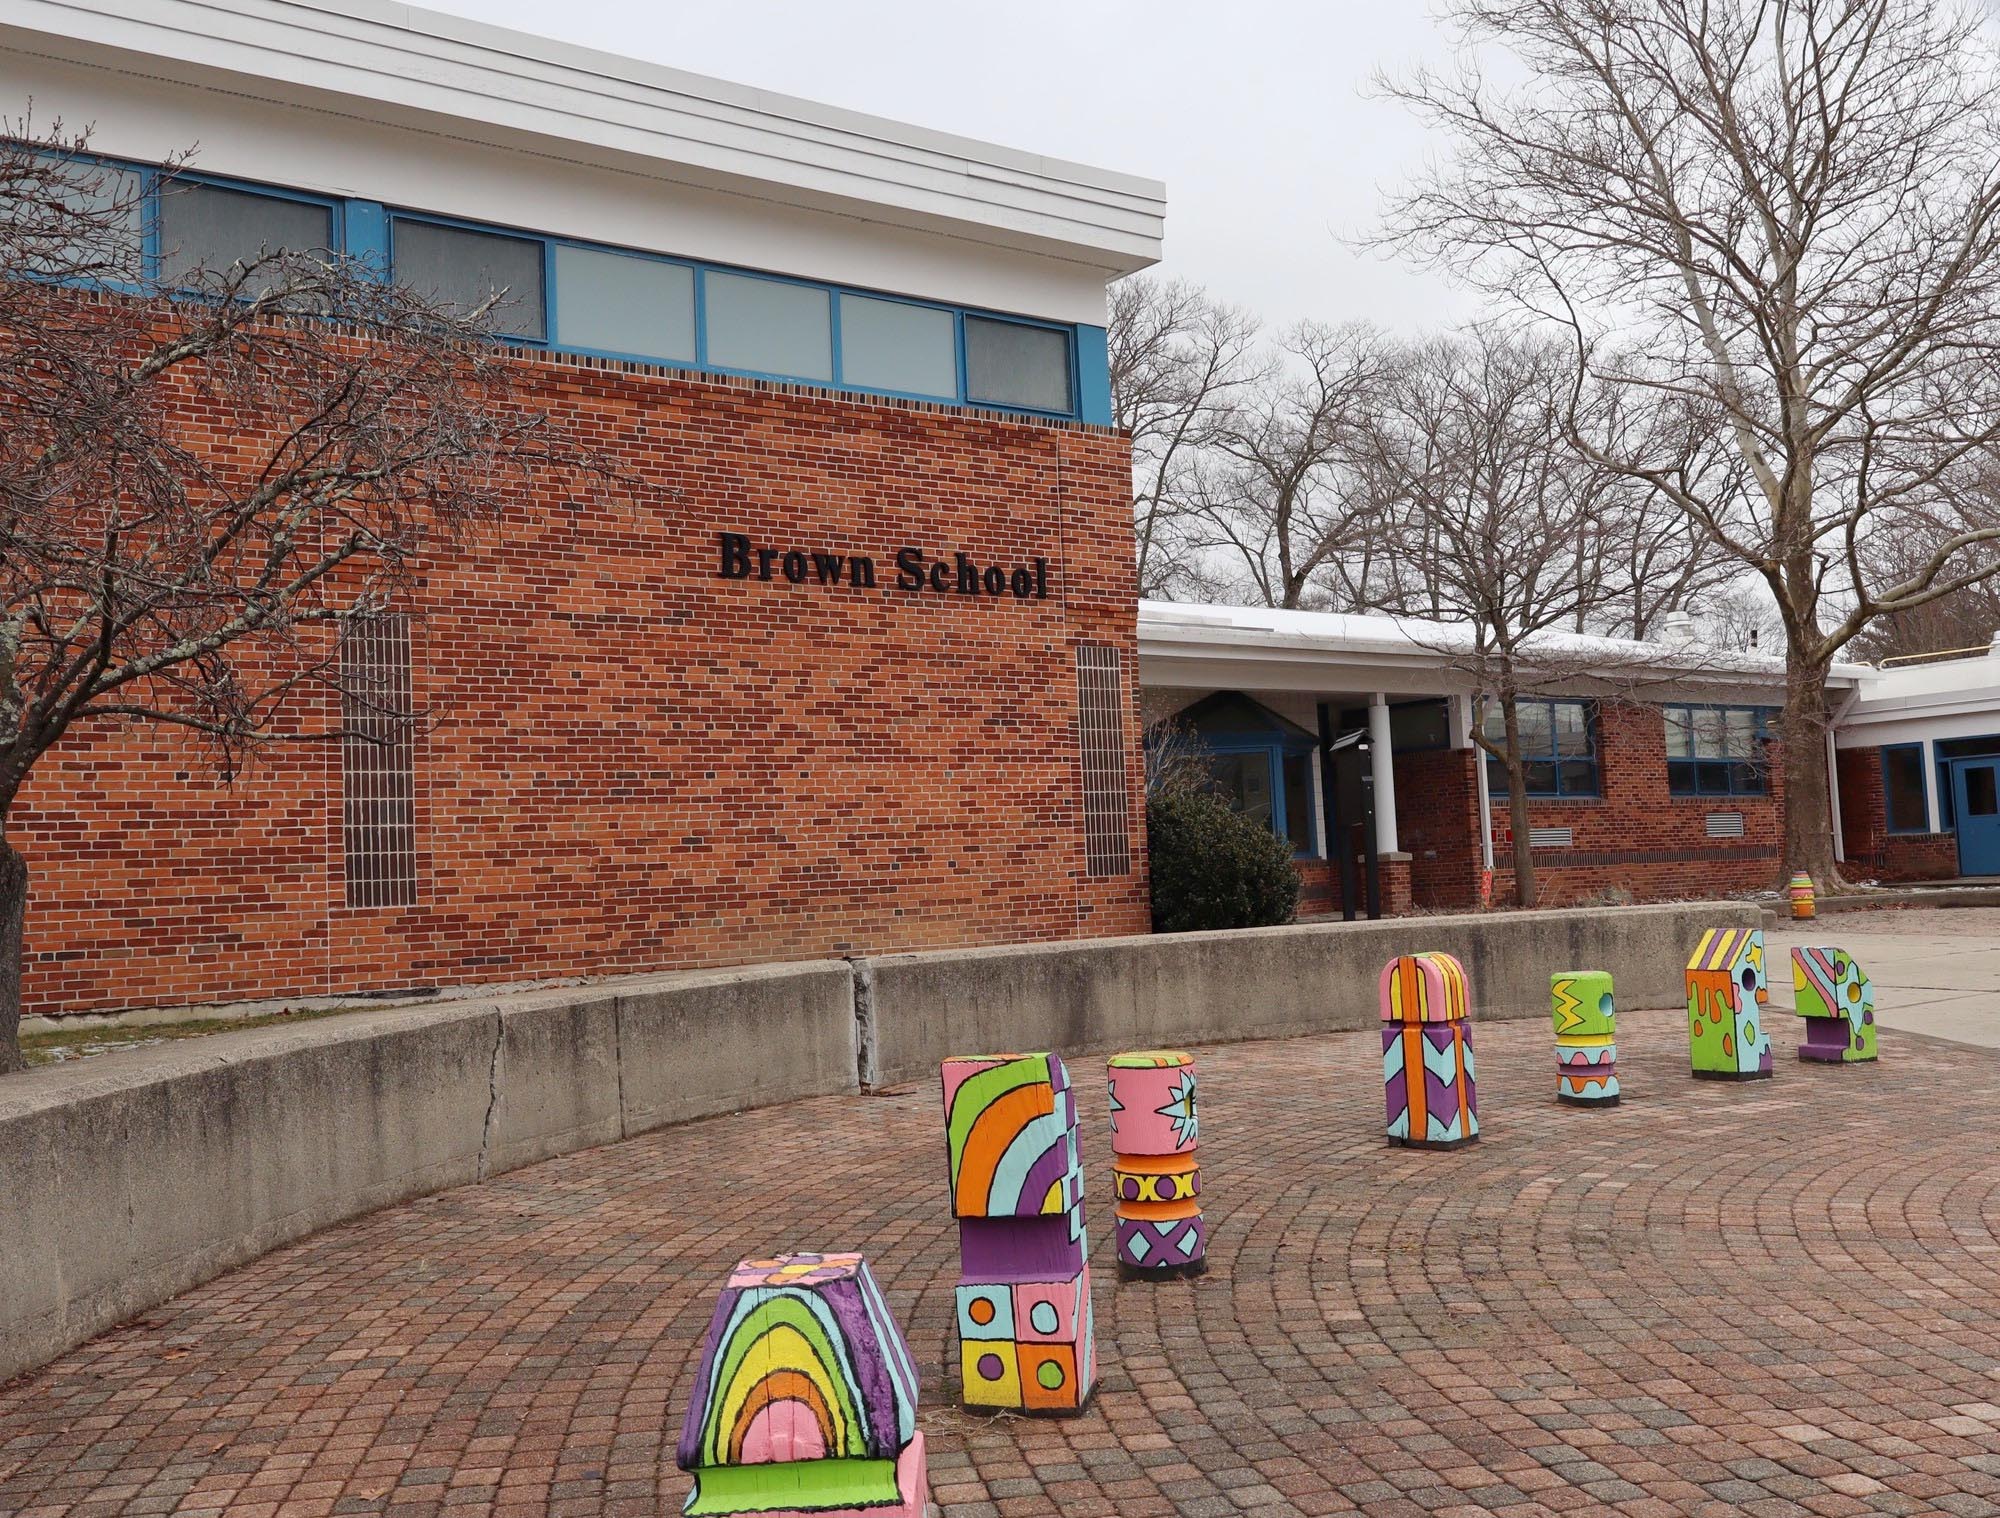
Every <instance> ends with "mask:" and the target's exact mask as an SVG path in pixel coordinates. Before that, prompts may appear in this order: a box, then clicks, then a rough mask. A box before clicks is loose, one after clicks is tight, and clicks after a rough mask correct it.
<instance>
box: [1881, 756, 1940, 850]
mask: <svg viewBox="0 0 2000 1518" xmlns="http://www.w3.org/2000/svg"><path fill="white" fill-rule="evenodd" d="M1882 799H1883V804H1884V807H1885V810H1886V811H1887V813H1888V822H1889V831H1890V832H1892V833H1921V832H1923V831H1925V830H1926V829H1927V828H1928V827H1929V826H1930V818H1929V816H1928V814H1927V813H1926V811H1925V807H1924V751H1923V750H1922V749H1921V748H1918V747H1917V746H1916V745H1915V744H1911V745H1910V746H1908V747H1906V748H1885V749H1883V750H1882Z"/></svg>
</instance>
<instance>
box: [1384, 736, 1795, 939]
mask: <svg viewBox="0 0 2000 1518" xmlns="http://www.w3.org/2000/svg"><path fill="white" fill-rule="evenodd" d="M1598 745H1599V775H1600V778H1601V783H1602V788H1603V792H1604V794H1603V795H1602V796H1601V797H1595V798H1589V799H1583V798H1579V799H1576V800H1562V801H1537V802H1535V803H1533V805H1532V806H1531V807H1530V808H1529V818H1530V822H1531V824H1532V825H1533V826H1535V827H1568V828H1571V829H1572V830H1573V832H1574V842H1573V846H1572V847H1570V848H1567V849H1537V850H1536V851H1535V868H1536V879H1537V881H1538V884H1539V897H1540V901H1541V904H1542V905H1544V906H1564V905H1574V904H1576V903H1579V902H1584V901H1590V900H1596V899H1601V898H1604V897H1606V896H1608V895H1609V894H1610V893H1613V892H1624V893H1628V894H1629V895H1630V896H1631V898H1632V899H1633V900H1635V901H1656V900H1663V899H1671V898H1675V897H1691V898H1699V897H1707V896H1724V895H1728V894H1730V893H1732V892H1739V891H1751V890H1761V889H1766V888H1768V887H1770V886H1771V885H1773V884H1774V883H1775V881H1776V878H1777V871H1778V868H1779V856H1780V853H1781V848H1780V843H1781V839H1782V836H1783V835H1782V832H1781V830H1780V823H1779V798H1780V795H1781V790H1782V783H1783V776H1782V773H1781V761H1780V750H1779V748H1778V746H1777V744H1776V743H1773V744H1772V746H1771V751H1770V756H1769V757H1770V764H1771V789H1770V794H1769V795H1767V796H1675V795H1671V794H1669V792H1668V790H1667V733H1666V720H1665V718H1664V717H1663V716H1662V714H1661V712H1660V709H1659V708H1658V707H1657V706H1622V705H1614V704H1612V703H1610V702H1606V703H1604V704H1603V705H1602V706H1601V707H1600V708H1599V712H1598ZM1401 762H1402V761H1401V760H1400V759H1399V760H1398V763H1401ZM1399 779H1400V776H1399ZM1492 809H1493V819H1494V824H1495V831H1496V833H1498V831H1499V830H1500V829H1501V828H1504V827H1505V825H1506V821H1507V798H1506V794H1505V792H1504V791H1503V790H1500V789H1498V788H1496V789H1495V791H1494V794H1493V803H1492ZM1710 812H1741V813H1742V814H1743V836H1742V837H1741V838H1731V839H1720V838H1710V837H1708V836H1707V834H1706V828H1705V821H1706V818H1707V816H1708V814H1709V813H1710ZM1511 856H1512V848H1511V846H1510V845H1503V844H1500V843H1498V842H1496V844H1495V849H1494V861H1493V862H1494V866H1495V869H1494V885H1493V899H1494V901H1495V902H1496V903H1505V902H1509V901H1512V900H1513V899H1514V871H1513V869H1512V867H1511V864H1510V860H1511Z"/></svg>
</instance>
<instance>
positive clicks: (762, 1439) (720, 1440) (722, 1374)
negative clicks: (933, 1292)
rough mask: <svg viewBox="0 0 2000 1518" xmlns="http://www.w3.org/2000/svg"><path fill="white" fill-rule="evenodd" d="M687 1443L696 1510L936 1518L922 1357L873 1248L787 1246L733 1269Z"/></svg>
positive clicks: (685, 1429)
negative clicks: (878, 1279) (901, 1323)
mask: <svg viewBox="0 0 2000 1518" xmlns="http://www.w3.org/2000/svg"><path fill="white" fill-rule="evenodd" d="M678 1456H679V1463H680V1467H681V1469H682V1470H684V1471H690V1472H692V1473H693V1475H694V1490H693V1491H692V1492H690V1493H689V1494H688V1499H687V1503H686V1505H685V1507H684V1508H683V1509H682V1511H683V1512H685V1513H687V1514H689V1515H691V1518H723V1515H735V1514H746V1513H757V1514H761V1515H764V1518H793V1515H800V1514H805V1513H811V1514H813V1515H814V1518H924V1514H925V1513H926V1511H927V1510H928V1508H929V1506H930V1477H929V1473H928V1471H927V1469H926V1459H925V1452H924V1436H923V1433H922V1431H921V1430H920V1429H918V1427H917V1369H916V1366H915V1364H914V1363H913V1362H912V1361H911V1359H910V1349H909V1346H908V1345H907V1344H905V1343H904V1342H903V1335H902V1332H901V1331H900V1330H899V1329H898V1328H897V1327H896V1321H895V1319H894V1318H892V1317H890V1315H889V1308H888V1305H887V1304H886V1303H885V1302H884V1301H883V1300H882V1292H881V1289H880V1288H879V1287H878V1286H876V1284H875V1277H874V1276H873V1275H872V1274H871V1273H870V1272H869V1269H868V1262H867V1261H866V1260H864V1259H863V1258H862V1257H861V1256H860V1255H858V1254H788V1255H779V1256H778V1257H777V1258H776V1259H771V1260H744V1261H743V1262H742V1263H740V1264H739V1265H738V1266H737V1267H736V1269H735V1270H734V1271H733V1272H731V1274H730V1277H729V1281H728V1284H727V1285H725V1286H724V1287H723V1288H722V1295H721V1296H720V1297H719V1298H717V1300H716V1304H715V1314H714V1316H713V1317H712V1318H710V1320H709V1324H708V1339H707V1341H706V1343H704V1344H703V1346H702V1353H701V1363H700V1366H699V1367H698V1370H697V1373H696V1375H695V1384H694V1394H693V1396H692V1397H691V1398H690V1399H689V1401H688V1410H687V1421H686V1422H685V1423H683V1424H682V1425H681V1440H680V1447H679V1450H678Z"/></svg>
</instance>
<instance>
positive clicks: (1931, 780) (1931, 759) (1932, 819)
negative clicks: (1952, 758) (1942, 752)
mask: <svg viewBox="0 0 2000 1518" xmlns="http://www.w3.org/2000/svg"><path fill="white" fill-rule="evenodd" d="M1923 753H1924V831H1925V832H1927V833H1941V832H1943V831H1944V824H1943V823H1942V821H1940V819H1939V817H1938V787H1937V753H1936V751H1935V750H1933V749H1932V748H1931V740H1930V739H1928V738H1926V739H1924V749H1923Z"/></svg>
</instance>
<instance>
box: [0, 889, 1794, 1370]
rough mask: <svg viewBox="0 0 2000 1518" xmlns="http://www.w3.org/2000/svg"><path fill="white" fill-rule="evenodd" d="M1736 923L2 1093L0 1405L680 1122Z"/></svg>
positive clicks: (1236, 948)
mask: <svg viewBox="0 0 2000 1518" xmlns="http://www.w3.org/2000/svg"><path fill="white" fill-rule="evenodd" d="M1757 921H1758V914H1757V910H1756V908H1754V907H1751V906H1747V905H1739V904H1734V903H1713V904H1707V905H1700V906H1664V907H1616V908H1604V909H1597V910H1590V911H1566V912H1538V913H1532V914H1526V913H1524V914H1513V913H1508V914H1494V915H1490V916H1484V917H1425V918H1404V919H1397V920H1391V921H1385V922H1379V923H1355V924H1342V923H1332V924H1324V925H1314V926H1304V927H1291V928H1267V929H1260V930H1256V931H1251V932H1241V933H1199V934H1180V935H1174V936H1162V937H1145V938H1114V939H1100V940H1090V941H1083V942H1075V943H1061V944H1048V945H1033V946H1027V947H1020V948H1000V949H982V950H971V951H951V952H942V953H929V954H897V955H889V956H885V957H881V958H877V959H869V960H856V961H853V962H844V961H840V960H833V961H820V962H811V963H803V964H779V965H759V966H751V967H747V968H741V969H729V970H712V971H692V972H687V973H682V974H673V975H659V976H649V977H644V978H639V979H633V980H628V981H621V982H617V983H608V984H603V985H598V986H591V987H573V988H565V989H560V990H547V991H539V992H530V993H525V994H520V995H512V996H506V997H501V998H494V999H488V1000H467V1001H458V1002H453V1003H450V1004H447V1005H442V1006H432V1007H422V1008H409V1007H404V1008H399V1009H395V1010H384V1011H380V1012H361V1013H355V1014H354V1015H352V1016H349V1017H343V1018H340V1019H338V1020H331V1021H326V1022H316V1023H308V1024H304V1025H300V1026H295V1027H290V1028H265V1029H255V1030H248V1031H244V1032H237V1033H219V1034H215V1035H213V1036H211V1037H206V1038H202V1039H196V1040H189V1041H187V1042H183V1043H173V1044H163V1045H159V1046H156V1047H152V1048H144V1049H136V1050H132V1051H129V1052H124V1053H119V1054H116V1055H111V1056H107V1057H105V1058H102V1059H97V1060H89V1061H85V1062H81V1063H77V1064H71V1065H58V1066H53V1067H50V1068H47V1069H43V1070H36V1071H32V1072H30V1073H28V1074H27V1075H22V1076H14V1077H9V1078H8V1079H7V1080H6V1081H4V1082H0V1219H4V1220H5V1225H4V1229H3V1230H0V1380H4V1379H6V1378H7V1377H10V1376H13V1375H15V1374H18V1373H19V1372H21V1371H23V1370H27V1369H29V1368H31V1367H33V1366H36V1365H39V1364H41V1363H42V1362H44V1361H46V1360H48V1359H50V1358H52V1357H53V1356H55V1355H58V1354H60V1353H62V1352H63V1351H64V1350H66V1349H69V1348H71V1347H73V1346H75V1345H77V1344H80V1343H82V1342H83V1341H84V1340H86V1339H88V1338H90V1337H91V1336H92V1335H94V1334H97V1333H101V1332H102V1331H103V1330H105V1329H106V1328H109V1327H111V1326H112V1325H114V1324H116V1323H118V1322H120V1321H122V1320H124V1319H125V1318H128V1317H130V1316H132V1315H133V1314H135V1313H138V1312H142V1311H144V1310H145V1309H146V1308H148V1307H151V1306H153V1305H154V1304H156V1303H158V1302H162V1301H165V1300H166V1299H168V1298H169V1297H172V1296H175V1295H177V1294H178V1293H180V1292H182V1291H185V1290H187V1289H188V1288H189V1287H191V1286H194V1285H196V1284H198V1283H200V1282H202V1281H205V1280H208V1279H210V1278H211V1277H213V1276H216V1275H219V1274H221V1273H222V1272H223V1271H225V1270H228V1269H230V1268H232V1267H233V1266H236V1265H240V1264H243V1263H244V1262H246V1261H248V1260H252V1259H255V1258H256V1257H257V1256H258V1255H260V1254H263V1253H265V1252H267V1251H269V1250H271V1249H274V1248H276V1247H278V1246H279V1245H282V1244H286V1243H289V1242H291V1241H293V1240H295V1239H299V1238H302V1237H304V1236H305V1235H307V1234H310V1233H313V1232H315V1231H317V1230H319V1229H321V1228H325V1227H328V1226H330V1225H331V1224H334V1223H338V1222H340V1221H342V1220H344V1219H347V1218H351V1217H355V1216H357V1215H359V1214H361V1213H365V1212H369V1211H372V1210H374V1209H375V1208H378V1207H383V1206H387V1205H389V1204H391V1203H395V1202H401V1201H407V1200H409V1199H410V1198H413V1197H418V1196H423V1195H426V1194H428V1193H430V1192H435V1191H441V1190H444V1189H446V1188H448V1187H452V1186H460V1185H464V1184H466V1183H467V1182H471V1181H481V1180H484V1179H486V1178H487V1177H489V1176H495V1175H500V1174H502V1173H504V1172H506V1171H508V1170H512V1169H515V1168H517V1167H519V1166H522V1165H527V1164H532V1163H534V1162H535V1161H537V1160H542V1159H547V1158H550V1157H552V1156H554V1155H559V1154H567V1153H570V1152H572V1151H574V1150H578V1149H585V1148H589V1147H592V1146H594V1145H597V1144H605V1143H611V1142H614V1141H616V1140H618V1139H621V1138H627V1137H630V1136H632V1135H634V1134H638V1133H643V1132H645V1131H646V1130H648V1129H651V1128H657V1127H660V1126H663V1125H665V1124H669V1123H678V1122H685V1121H688V1120H690V1119H693V1118H699V1117H707V1116H712V1115H714V1114H717V1113H722V1112H731V1111H737V1110H741V1109H744V1108H750V1107H758V1106H765V1105H769V1104H772V1103H775V1102H783V1101H791V1100H796V1099H799V1098H802V1097H811V1096H824V1095H832V1094H837V1093H846V1092H855V1091H859V1090H861V1089H862V1088H863V1085H864V1083H865V1084H866V1085H869V1086H878V1085H892V1084H896V1083H899V1082H901V1081H905V1080H913V1079H917V1078H919V1077H927V1076H931V1075H933V1074H934V1073H935V1071H936V1069H937V1062H938V1061H939V1060H940V1059H942V1058H943V1057H944V1056H945V1055H946V1054H949V1053H954V1052H959V1051H960V1050H974V1051H978V1050H989V1049H1004V1048H1009V1047H1012V1048H1027V1049H1035V1048H1054V1049H1058V1050H1072V1051H1074V1050H1084V1049H1091V1048H1103V1047H1107V1046H1110V1045H1113V1044H1122V1045H1125V1046H1126V1047H1137V1046H1143V1045H1146V1044H1156V1043H1166V1042H1177V1041H1188V1042H1202V1043H1214V1042H1225V1041H1229V1040H1233V1039H1247V1038H1269V1037H1275V1036H1281V1035H1285V1034H1296V1033H1307V1032H1319V1031H1327V1030H1333V1029H1344V1028H1361V1027H1365V1026H1367V1025H1368V1024H1369V1023H1370V1022H1371V1021H1372V1020H1373V1018H1374V1016H1375V982H1376V976H1377V975H1378V974H1379V973H1380V970H1381V967H1382V964H1383V962H1384V961H1385V960H1387V959H1388V958H1389V957H1391V956H1392V955H1394V954H1397V953H1402V952H1408V951H1412V950H1417V949H1443V950H1447V951H1449V952H1451V953H1453V954H1456V955H1458V956H1459V957H1460V958H1461V959H1463V960H1464V961H1465V965H1466V969H1467V971H1468V972H1469V974H1470V977H1471V981H1472V994H1473V1005H1474V1010H1475V1015H1476V1016H1478V1017H1486V1018H1493V1017H1530V1016H1546V1015H1547V1008H1548V977H1549V973H1550V971H1552V970H1558V969H1567V968H1602V969H1608V970H1610V971H1611V972H1612V973H1613V974H1614V975H1615V976H1617V978H1618V994H1619V999H1620V1000H1621V1002H1623V1004H1624V1005H1626V1006H1630V1007H1643V1006H1661V1005H1675V1004H1677V1003H1678V1002H1679V1001H1680V1000H1681V998H1682V991H1681V980H1680V972H1681V966H1682V964H1683V963H1684V962H1685V960H1686V957H1687V953H1688V950H1689V948H1690V946H1691V945H1692V943H1693V941H1694V939H1695V937H1696V936H1697V935H1698V934H1699V932H1700V930H1701V929H1702V928H1704V927H1710V926H1755V925H1756V923H1757Z"/></svg>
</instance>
